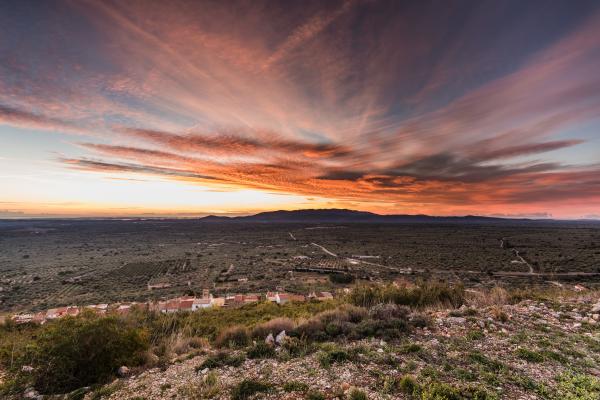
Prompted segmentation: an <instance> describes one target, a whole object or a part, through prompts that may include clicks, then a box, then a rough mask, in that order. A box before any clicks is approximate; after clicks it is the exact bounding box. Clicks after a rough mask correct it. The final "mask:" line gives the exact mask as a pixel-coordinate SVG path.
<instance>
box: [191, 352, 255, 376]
mask: <svg viewBox="0 0 600 400" xmlns="http://www.w3.org/2000/svg"><path fill="white" fill-rule="evenodd" d="M245 359H246V358H245V357H244V355H243V354H229V353H227V352H224V351H221V352H218V353H217V354H215V355H213V356H211V357H208V358H207V359H206V360H204V362H202V364H200V365H199V366H197V367H196V372H198V371H202V370H203V369H206V368H208V369H213V368H219V367H223V366H225V365H228V366H232V367H239V366H240V365H242V364H243V363H244V361H245Z"/></svg>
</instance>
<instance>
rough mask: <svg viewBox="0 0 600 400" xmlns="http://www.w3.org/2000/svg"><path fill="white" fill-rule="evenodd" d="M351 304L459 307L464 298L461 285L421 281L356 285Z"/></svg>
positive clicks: (365, 305)
mask: <svg viewBox="0 0 600 400" xmlns="http://www.w3.org/2000/svg"><path fill="white" fill-rule="evenodd" d="M349 300H350V302H351V303H352V304H354V305H357V306H361V307H373V306H375V305H377V304H381V303H394V304H399V305H406V306H411V307H426V306H434V305H438V306H450V307H454V308H458V307H460V306H461V305H462V304H463V303H464V300H465V290H464V287H463V286H462V285H455V286H450V285H449V284H446V283H442V282H422V283H420V284H419V285H418V286H414V287H408V286H406V287H397V286H394V285H371V286H357V287H355V288H354V289H353V290H352V291H351V292H350V295H349Z"/></svg>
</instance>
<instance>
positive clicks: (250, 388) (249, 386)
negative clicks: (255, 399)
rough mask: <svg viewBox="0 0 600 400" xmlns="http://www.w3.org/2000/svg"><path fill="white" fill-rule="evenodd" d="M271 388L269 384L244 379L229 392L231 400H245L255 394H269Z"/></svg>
mask: <svg viewBox="0 0 600 400" xmlns="http://www.w3.org/2000/svg"><path fill="white" fill-rule="evenodd" d="M272 389H273V386H272V385H271V384H270V383H267V382H262V381H257V380H253V379H244V380H243V381H241V382H240V383H238V384H237V385H236V386H235V387H234V388H233V389H232V391H231V399H232V400H246V399H249V398H250V397H252V396H253V395H255V394H257V393H266V392H270V391H271V390H272Z"/></svg>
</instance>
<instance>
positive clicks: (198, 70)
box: [0, 0, 600, 214]
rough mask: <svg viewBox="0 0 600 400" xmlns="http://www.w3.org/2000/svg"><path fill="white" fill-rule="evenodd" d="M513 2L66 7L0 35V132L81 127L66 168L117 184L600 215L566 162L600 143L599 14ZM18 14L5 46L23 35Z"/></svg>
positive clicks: (592, 194)
mask: <svg viewBox="0 0 600 400" xmlns="http://www.w3.org/2000/svg"><path fill="white" fill-rule="evenodd" d="M580 8H581V9H580ZM511 10H512V9H511V5H510V4H498V5H493V6H485V7H484V6H481V7H476V8H473V7H472V5H462V4H458V5H456V6H455V7H445V6H439V7H437V6H436V7H430V6H428V5H426V4H413V5H406V4H402V3H399V2H394V1H380V2H371V1H333V2H327V3H322V2H313V1H307V2H301V3H293V4H288V3H285V4H284V3H277V2H276V3H272V2H270V3H263V2H261V1H257V2H240V3H236V4H235V5H233V4H232V3H230V2H217V3H211V4H210V5H205V6H203V7H198V6H197V5H196V4H194V2H187V1H184V0H181V1H179V0H178V1H176V2H168V3H165V2H152V3H147V2H135V1H133V2H76V3H65V4H61V5H60V6H58V7H57V9H56V10H54V9H52V10H50V9H48V10H46V9H43V10H41V9H40V10H36V13H35V15H32V16H31V18H32V19H33V18H34V17H35V21H38V23H39V24H32V26H38V25H39V27H40V28H39V29H40V30H41V31H42V32H41V33H43V34H33V33H32V34H30V35H29V34H27V35H24V36H23V38H22V41H21V42H22V44H21V46H22V47H24V50H26V51H25V52H23V51H21V50H22V49H17V48H15V46H12V45H11V44H10V43H11V41H10V40H8V41H3V42H0V54H2V56H1V57H2V59H0V61H1V62H0V104H2V105H1V106H0V123H2V124H6V125H13V126H27V127H33V128H36V129H45V130H52V131H56V132H68V133H78V132H85V133H86V134H88V135H90V136H93V138H90V139H89V140H87V139H86V140H85V142H84V143H78V144H79V146H80V150H81V149H83V151H85V152H86V154H87V156H85V157H75V156H72V157H70V156H64V157H62V158H61V161H62V162H63V163H64V164H65V165H66V166H67V167H69V168H73V169H77V170H79V171H86V172H102V173H107V174H110V176H111V177H114V175H115V174H117V173H119V172H124V173H135V174H143V175H149V176H160V177H162V178H167V179H177V180H185V181H186V182H198V183H202V184H203V185H208V186H211V187H215V188H216V190H227V188H231V189H239V188H252V189H260V190H264V191H269V192H278V193H291V194H301V195H306V196H319V197H323V198H329V199H332V200H335V201H347V202H352V204H355V203H354V202H361V201H362V202H381V203H382V204H383V203H384V204H387V205H389V207H401V206H402V207H405V208H411V207H412V208H415V209H419V210H432V209H439V210H448V209H456V208H453V207H455V206H456V207H458V206H461V205H464V206H465V207H467V206H469V207H471V208H477V207H480V208H481V210H482V212H483V211H486V210H489V207H492V206H494V207H500V206H502V205H504V206H506V205H510V206H511V207H512V206H514V205H520V206H523V207H525V206H527V205H532V204H533V205H535V204H550V203H552V204H559V203H560V204H563V205H565V206H567V205H570V204H573V203H574V202H581V201H584V200H585V201H586V202H588V203H590V204H597V205H598V207H600V194H599V189H598V181H597V179H596V178H594V175H595V174H597V173H598V172H599V167H598V163H599V162H600V159H598V158H597V157H596V158H595V159H591V158H593V157H591V156H589V155H588V156H587V158H586V159H585V160H581V159H578V158H574V157H573V155H572V154H574V153H575V150H573V149H581V148H584V146H593V145H596V143H595V142H594V141H593V140H591V138H590V134H589V132H588V131H586V130H584V129H582V128H581V127H582V126H587V129H588V130H589V126H590V125H592V126H593V127H594V129H597V127H598V121H599V120H600V95H599V93H600V75H598V73H597V71H598V70H600V52H599V48H600V47H599V44H598V39H597V38H598V37H599V36H600V14H598V12H597V10H593V9H590V10H587V9H584V7H583V5H580V6H578V7H572V9H571V10H570V12H572V13H573V15H572V16H570V18H568V23H566V22H565V23H562V21H563V16H562V15H561V11H560V9H559V8H557V9H554V8H552V7H550V6H549V7H548V12H547V13H546V14H544V16H543V18H546V19H547V20H546V19H545V20H544V21H546V24H531V20H532V18H533V16H534V14H535V13H532V12H531V10H529V9H528V10H529V11H527V12H524V13H523V14H521V13H519V15H518V16H515V13H511V12H510V11H511ZM22 12H24V13H27V12H31V11H22ZM37 13H39V14H37ZM69 16H70V17H72V16H77V18H67V17H69ZM240 16H243V18H240ZM507 16H510V21H511V27H513V28H514V29H512V30H508V28H507V27H506V21H507V18H508V17H507ZM17 17H18V15H16V16H15V17H14V18H11V16H10V15H8V14H7V16H5V17H0V35H2V36H3V37H9V38H15V37H17V35H19V34H22V33H21V32H20V29H21V24H20V23H19V21H18V18H17ZM74 21H81V22H74ZM548 26H554V27H555V28H553V29H551V30H549V29H548V28H547V27H548ZM83 27H85V29H83ZM513 30H514V32H513ZM36 33H38V32H37V31H36ZM515 37H519V38H529V40H528V41H527V42H526V43H525V39H523V41H520V40H519V41H517V40H515ZM66 39H68V40H69V43H70V46H69V49H68V50H66V49H64V48H63V47H61V46H59V45H58V43H63V42H64V41H65V40H66ZM491 44H493V45H491ZM557 155H560V156H557ZM223 188H225V189H223ZM516 213H518V212H516ZM527 213H529V214H530V210H527Z"/></svg>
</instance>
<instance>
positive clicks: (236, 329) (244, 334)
mask: <svg viewBox="0 0 600 400" xmlns="http://www.w3.org/2000/svg"><path fill="white" fill-rule="evenodd" d="M215 344H216V345H217V346H218V347H231V348H240V347H246V346H248V345H249V344H250V334H249V333H248V329H247V328H245V327H243V326H232V327H231V328H228V329H225V330H224V331H223V332H221V333H220V334H219V336H217V339H216V341H215Z"/></svg>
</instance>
